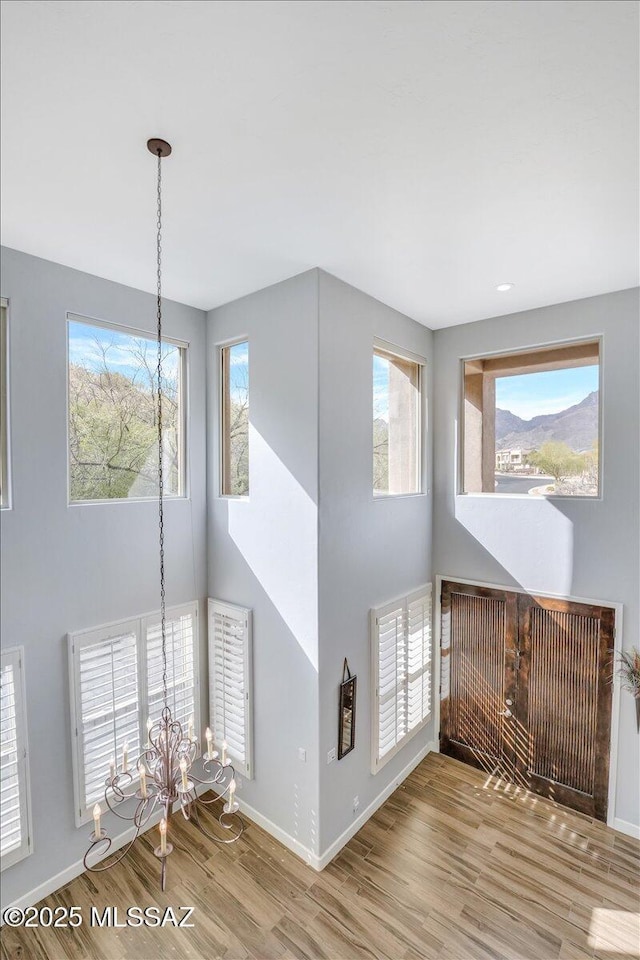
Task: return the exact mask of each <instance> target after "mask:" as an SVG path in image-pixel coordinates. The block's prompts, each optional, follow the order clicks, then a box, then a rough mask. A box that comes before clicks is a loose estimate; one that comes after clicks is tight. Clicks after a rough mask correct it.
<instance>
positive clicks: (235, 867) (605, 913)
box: [2, 754, 640, 960]
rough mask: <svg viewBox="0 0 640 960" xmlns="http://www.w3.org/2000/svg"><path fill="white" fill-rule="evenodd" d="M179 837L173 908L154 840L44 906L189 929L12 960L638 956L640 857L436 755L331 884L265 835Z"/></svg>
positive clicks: (81, 941) (31, 946) (20, 943)
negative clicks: (174, 917)
mask: <svg viewBox="0 0 640 960" xmlns="http://www.w3.org/2000/svg"><path fill="white" fill-rule="evenodd" d="M177 822H179V821H178V819H177V818H176V823H177ZM180 829H181V832H183V833H187V832H188V834H189V843H185V845H184V848H183V849H182V850H178V851H177V852H176V853H174V854H173V855H172V856H171V858H170V872H169V878H170V879H169V887H168V890H167V893H166V894H165V895H161V894H159V893H158V890H157V883H156V877H157V860H156V859H155V858H154V857H153V855H152V853H151V847H150V844H149V843H148V842H147V841H144V843H143V844H142V845H141V849H140V850H138V851H137V852H136V853H135V855H131V856H130V857H129V858H128V860H127V861H126V863H123V864H121V865H120V866H119V867H117V868H116V869H115V870H113V871H109V872H108V873H106V874H98V875H96V874H93V875H91V874H84V875H83V876H81V877H79V878H78V879H77V880H74V881H73V882H72V883H70V884H68V885H67V886H66V887H64V888H63V889H62V890H60V891H59V892H58V893H57V894H55V895H52V896H50V897H48V898H47V899H46V901H43V903H46V904H47V905H49V906H51V907H53V906H59V905H65V906H71V905H78V906H81V907H82V908H83V912H84V914H85V915H88V914H89V907H90V906H91V905H92V904H93V905H96V906H99V907H102V906H104V905H107V904H113V905H117V906H118V907H119V908H121V910H122V911H124V910H125V909H126V907H128V906H130V905H139V906H148V905H153V904H158V905H160V906H165V905H172V906H174V907H178V906H194V907H195V912H194V916H193V919H194V923H195V927H194V928H193V929H189V930H184V929H182V930H181V929H176V930H174V929H171V928H164V929H162V930H158V929H149V928H143V927H140V928H134V929H132V928H128V929H120V930H114V929H111V930H107V929H100V928H93V929H92V928H91V927H89V925H88V924H85V925H83V926H82V927H80V928H78V929H77V930H65V929H57V930H54V929H50V928H48V929H44V928H41V929H39V930H33V929H32V930H17V929H8V928H7V927H5V928H4V930H3V937H2V957H3V958H10V960H17V958H24V960H42V958H47V960H66V958H70V960H71V958H83V960H89V958H91V960H120V958H135V960H165V958H167V960H169V958H170V960H182V958H198V960H204V958H206V960H213V958H216V957H224V958H225V960H235V958H238V960H240V958H260V960H271V958H273V960H278V958H291V957H300V958H315V957H323V958H329V960H346V958H351V957H369V958H372V957H376V958H377V957H389V958H393V960H400V958H402V960H418V958H421V957H427V958H433V960H435V958H439V960H471V958H473V960H475V958H478V960H481V958H487V957H497V958H508V960H513V958H527V960H534V958H539V960H554V958H562V960H581V958H584V957H596V958H599V960H630V958H632V957H637V956H638V955H639V942H638V941H639V936H640V934H639V932H638V931H639V926H638V922H639V919H640V914H639V913H638V911H640V903H639V888H638V867H639V863H640V843H638V841H636V840H632V839H629V838H627V837H625V836H623V835H621V834H619V833H616V832H614V831H613V830H609V829H608V828H607V827H605V826H604V825H603V824H601V823H597V822H594V821H591V820H589V819H588V818H586V817H583V816H581V815H579V814H574V813H572V812H570V811H568V810H565V809H564V808H562V807H558V806H555V805H554V804H552V803H550V802H549V801H546V800H543V799H540V798H536V797H534V796H533V795H531V794H527V793H524V792H522V791H518V790H516V788H514V787H511V786H509V785H506V784H504V783H502V782H500V781H494V780H490V779H489V780H488V779H487V777H486V775H484V774H482V773H480V772H478V771H477V770H474V769H472V768H470V767H466V766H464V765H462V764H460V763H458V762H457V761H455V760H452V759H450V758H447V757H443V756H440V755H439V754H430V755H429V756H428V757H427V758H426V759H425V760H424V761H423V762H422V763H421V764H420V766H419V767H418V768H417V769H416V770H415V771H414V772H413V773H412V774H411V776H410V777H409V778H408V779H407V780H406V781H405V782H404V784H403V785H402V786H401V787H400V788H399V789H398V790H397V791H396V792H395V793H394V794H393V796H392V797H390V799H389V800H388V801H387V802H386V803H385V804H384V806H383V807H381V809H380V810H379V811H378V812H377V813H376V814H375V815H374V816H373V817H372V819H371V820H370V821H369V822H368V823H367V824H366V825H365V826H364V827H363V828H362V830H360V832H359V833H358V834H357V835H356V836H355V837H354V838H353V840H351V842H350V843H349V844H348V845H347V846H346V847H345V848H344V849H343V850H342V851H341V853H340V854H339V855H338V857H337V858H336V859H335V860H334V861H333V863H332V864H330V865H329V866H328V867H327V869H326V870H324V871H323V872H322V873H320V874H318V873H316V872H315V871H314V870H312V869H311V868H310V867H307V866H305V864H303V863H302V862H301V861H300V860H299V859H298V858H297V857H295V856H294V855H293V854H292V853H290V852H289V851H288V850H286V849H285V848H284V847H282V846H281V845H280V844H279V843H277V842H276V841H275V840H273V839H272V838H271V837H270V836H269V835H268V834H266V833H264V832H263V831H262V830H261V829H260V828H259V827H257V826H255V825H253V824H248V827H247V830H246V833H245V834H244V836H243V837H242V839H241V840H240V841H239V842H238V843H237V844H235V845H233V846H231V847H219V846H215V845H214V844H213V843H211V842H210V841H207V840H205V839H204V838H202V836H201V834H198V833H197V832H196V831H195V830H194V828H192V827H190V826H187V825H185V826H184V827H181V828H180ZM153 832H154V833H155V832H156V831H155V830H154V831H153ZM139 846H140V845H139Z"/></svg>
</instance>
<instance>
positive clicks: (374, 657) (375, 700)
mask: <svg viewBox="0 0 640 960" xmlns="http://www.w3.org/2000/svg"><path fill="white" fill-rule="evenodd" d="M421 600H422V601H425V603H424V606H425V609H426V610H427V620H426V624H425V626H426V628H427V629H428V630H429V667H428V674H429V710H428V711H427V713H426V714H425V716H424V717H423V718H422V720H421V721H420V723H418V724H416V726H415V727H413V728H412V729H411V730H407V732H406V733H405V734H404V735H403V736H402V737H401V738H400V739H399V740H398V741H397V742H396V743H395V745H394V746H393V747H392V748H391V749H390V750H388V751H387V753H385V754H384V756H382V757H381V756H380V755H379V752H380V744H379V732H380V696H379V674H378V671H379V646H380V640H379V620H381V619H383V618H384V617H385V616H388V615H389V614H390V613H393V612H394V611H396V610H402V614H403V623H404V631H403V632H404V638H405V642H406V643H407V644H408V637H409V623H408V620H409V609H410V607H411V605H412V604H414V603H416V602H418V601H421ZM433 607H434V605H433V588H432V584H430V583H426V584H424V586H422V587H420V588H419V589H418V590H414V591H412V592H411V593H408V594H407V595H406V596H403V597H399V598H398V599H397V600H392V601H390V602H389V603H385V604H383V605H382V606H380V607H374V608H373V609H371V611H370V613H369V624H370V650H371V773H372V774H373V775H374V776H375V775H376V774H377V773H379V772H380V771H381V770H382V768H383V767H384V766H386V764H387V763H389V761H390V760H392V759H393V757H395V756H396V754H397V753H399V752H400V751H401V750H402V749H404V747H405V746H406V745H407V744H408V743H409V741H410V740H412V739H413V738H414V737H415V736H416V735H417V734H418V733H419V732H420V731H421V730H424V728H425V727H426V726H427V724H428V723H430V722H431V720H432V718H433V717H434V716H435V710H434V697H436V696H437V691H435V692H434V672H435V659H436V655H435V651H434V633H433V621H434V610H433ZM408 659H409V653H408V651H407V662H408ZM424 672H425V671H424V670H423V673H424Z"/></svg>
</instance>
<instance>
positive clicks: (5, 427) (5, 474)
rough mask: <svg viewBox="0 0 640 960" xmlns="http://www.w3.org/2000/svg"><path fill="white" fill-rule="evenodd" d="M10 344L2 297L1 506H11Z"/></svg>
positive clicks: (0, 311)
mask: <svg viewBox="0 0 640 960" xmlns="http://www.w3.org/2000/svg"><path fill="white" fill-rule="evenodd" d="M8 346H9V341H8V331H7V301H6V300H5V299H4V298H2V299H0V507H8V506H10V496H9V389H8V383H9V350H8Z"/></svg>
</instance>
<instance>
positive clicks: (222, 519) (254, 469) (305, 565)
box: [207, 270, 318, 852]
mask: <svg viewBox="0 0 640 960" xmlns="http://www.w3.org/2000/svg"><path fill="white" fill-rule="evenodd" d="M240 338H242V339H244V338H246V339H248V341H249V419H250V434H249V497H248V498H246V499H233V498H224V497H220V496H219V434H218V425H219V421H220V414H219V398H220V382H219V362H218V357H219V345H220V344H221V343H224V342H225V341H228V340H237V339H240ZM207 356H208V369H209V375H208V380H207V383H208V411H209V424H210V440H211V443H210V446H209V456H208V478H207V485H208V496H209V520H208V531H209V596H211V597H215V598H217V599H220V600H226V601H228V602H230V603H236V604H241V605H243V606H248V607H251V608H252V609H253V611H254V616H253V690H254V777H255V779H254V780H252V781H244V782H243V783H242V786H241V793H240V798H241V799H242V800H244V801H245V802H246V803H248V804H249V805H250V806H251V807H253V808H254V809H255V810H257V811H258V812H259V813H260V814H262V816H263V817H266V818H267V819H268V820H270V821H271V822H272V823H274V824H275V825H276V826H277V827H279V828H280V829H281V830H284V831H285V832H286V833H288V834H289V836H290V837H292V838H293V839H294V840H297V841H298V842H299V843H301V844H302V845H303V846H304V847H306V848H307V849H308V850H311V851H312V852H317V848H318V825H317V820H318V508H317V504H318V272H317V270H310V271H309V272H308V273H304V274H301V275H300V276H297V277H294V278H293V279H291V280H286V281H284V282H283V283H279V284H276V285H275V286H273V287H269V288H267V289H266V290H261V291H260V292H258V293H254V294H252V295H251V296H248V297H244V298H242V299H241V300H236V301H234V302H233V303H230V304H228V305H226V306H223V307H219V308H217V309H215V310H213V311H211V312H210V313H209V314H208V326H207ZM299 747H302V748H303V749H305V750H306V762H304V763H303V762H301V761H300V760H299V759H298V748H299Z"/></svg>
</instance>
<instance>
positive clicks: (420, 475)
mask: <svg viewBox="0 0 640 960" xmlns="http://www.w3.org/2000/svg"><path fill="white" fill-rule="evenodd" d="M376 353H386V354H389V355H390V356H392V357H397V358H398V359H399V360H404V361H405V362H407V363H414V364H416V365H417V367H418V384H417V391H418V402H417V422H416V437H415V442H416V450H415V454H416V489H415V490H414V491H411V492H410V493H376V492H375V490H374V489H373V456H374V453H373V421H371V471H372V472H371V490H372V499H373V500H374V501H376V502H377V501H381V500H382V501H384V500H395V499H402V498H406V497H422V496H425V495H426V493H427V487H426V478H427V462H426V455H427V444H426V433H427V423H428V406H427V359H426V357H423V356H421V355H420V354H418V353H414V352H413V351H411V350H405V349H404V348H403V347H398V346H397V345H396V344H393V343H391V342H389V341H388V340H383V339H381V338H380V337H374V339H373V348H372V354H371V356H372V375H371V396H372V399H373V393H374V383H373V357H375V355H376Z"/></svg>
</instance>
